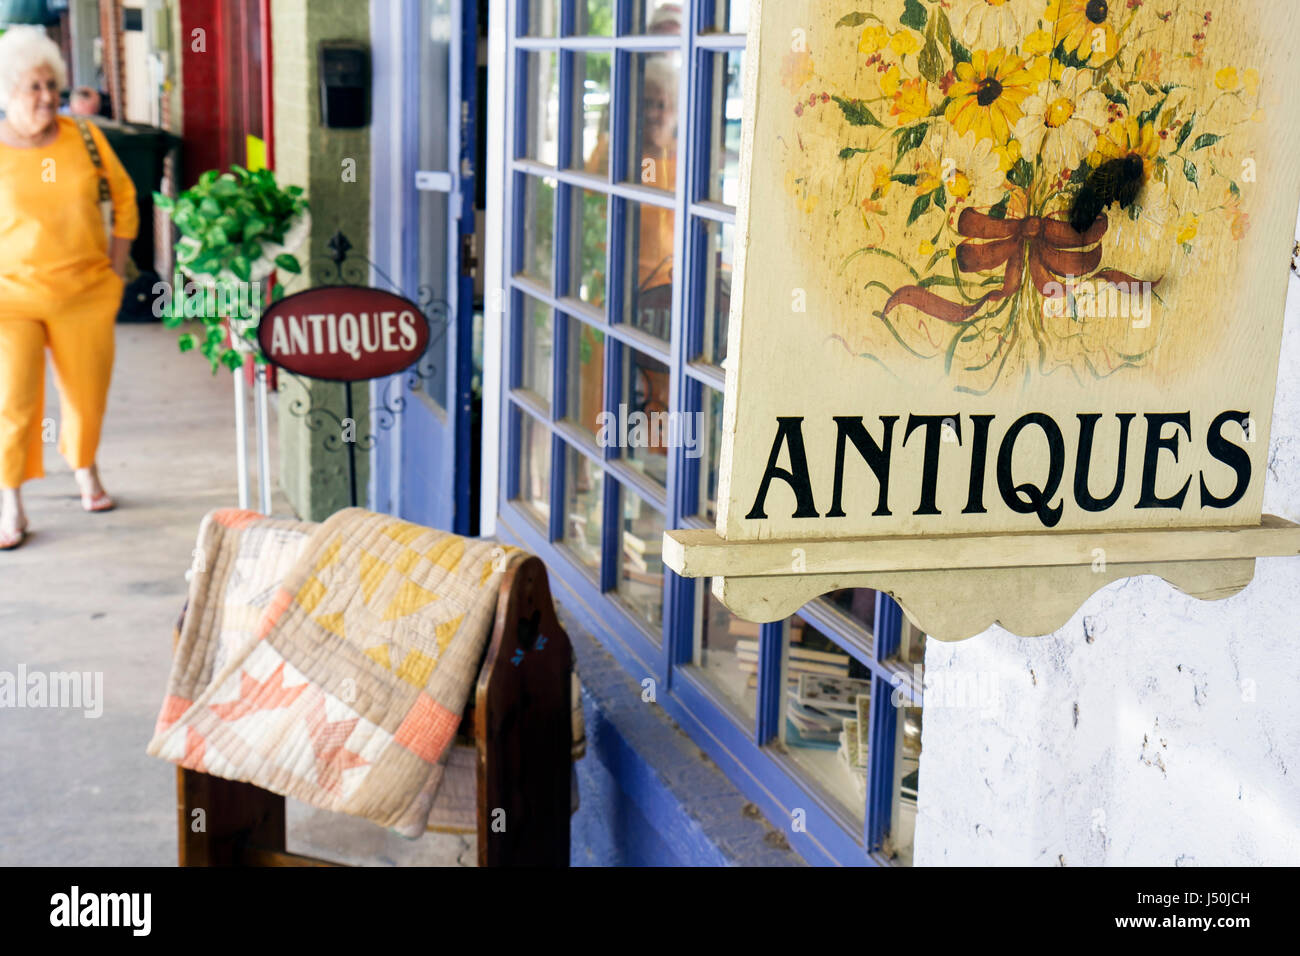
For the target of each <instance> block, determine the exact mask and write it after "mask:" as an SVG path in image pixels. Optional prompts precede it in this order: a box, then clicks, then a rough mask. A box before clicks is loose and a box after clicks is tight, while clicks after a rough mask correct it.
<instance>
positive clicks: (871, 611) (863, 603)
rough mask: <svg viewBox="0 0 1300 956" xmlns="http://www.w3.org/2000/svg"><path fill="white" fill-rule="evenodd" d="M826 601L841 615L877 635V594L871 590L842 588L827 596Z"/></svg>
mask: <svg viewBox="0 0 1300 956" xmlns="http://www.w3.org/2000/svg"><path fill="white" fill-rule="evenodd" d="M826 600H827V601H829V602H830V603H831V604H832V605H833V606H834V607H835V608H836V609H837V610H839V611H840V612H841V613H843V614H846V615H848V616H849V617H851V618H853V621H854V623H857V624H861V625H862V626H863V627H864V628H866V629H867V631H868V632H871V633H875V629H876V592H875V591H873V590H872V589H871V588H841V589H840V590H838V591H832V592H831V593H830V594H828V595H826Z"/></svg>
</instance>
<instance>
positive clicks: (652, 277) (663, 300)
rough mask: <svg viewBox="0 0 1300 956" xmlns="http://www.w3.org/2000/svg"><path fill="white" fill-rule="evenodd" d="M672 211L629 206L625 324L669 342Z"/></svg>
mask: <svg viewBox="0 0 1300 956" xmlns="http://www.w3.org/2000/svg"><path fill="white" fill-rule="evenodd" d="M676 221H677V215H676V213H674V212H673V211H672V210H671V209H661V208H659V207H658V206H647V205H643V204H642V203H628V213H627V232H628V235H627V255H628V262H627V267H626V268H627V297H626V298H627V305H626V308H627V323H628V324H629V325H633V326H636V327H637V328H638V329H640V330H641V331H643V332H646V333H648V334H650V335H653V336H654V337H655V338H658V339H663V340H664V341H665V342H667V341H669V339H670V337H671V335H672V317H673V265H674V263H673V229H674V228H675V224H676Z"/></svg>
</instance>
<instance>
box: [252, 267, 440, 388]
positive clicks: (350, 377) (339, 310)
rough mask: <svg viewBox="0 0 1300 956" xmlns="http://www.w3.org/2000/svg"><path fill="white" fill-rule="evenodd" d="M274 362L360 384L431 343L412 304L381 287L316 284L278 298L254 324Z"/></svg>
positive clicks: (405, 362) (412, 359)
mask: <svg viewBox="0 0 1300 956" xmlns="http://www.w3.org/2000/svg"><path fill="white" fill-rule="evenodd" d="M257 337H258V342H259V343H260V345H261V346H262V352H263V354H265V355H266V357H267V358H268V359H269V360H270V361H271V362H272V364H274V365H276V366H278V367H280V368H284V369H287V370H289V371H291V372H297V373H298V374H299V375H305V376H307V377H309V378H317V379H324V380H327V381H336V382H360V381H365V380H368V379H373V378H382V377H383V376H385V375H392V374H394V373H397V372H401V371H403V370H404V369H407V368H409V367H410V366H411V365H414V364H415V363H416V362H417V361H419V359H420V358H421V356H423V355H424V351H425V349H426V348H427V347H428V345H429V324H428V322H427V320H426V319H425V317H424V314H423V313H422V312H421V311H420V308H419V306H417V305H415V304H414V303H413V302H410V301H408V300H406V299H403V298H402V297H401V296H397V295H394V294H393V293H391V292H385V291H384V290H383V289H371V288H365V287H362V286H320V287H317V288H315V289H308V290H307V291H306V292H299V293H297V294H296V295H291V296H288V297H286V298H283V299H281V300H280V301H278V302H276V303H275V304H273V305H272V306H270V307H269V308H268V309H267V310H266V311H265V312H264V313H263V315H262V319H261V322H260V323H259V324H258V328H257Z"/></svg>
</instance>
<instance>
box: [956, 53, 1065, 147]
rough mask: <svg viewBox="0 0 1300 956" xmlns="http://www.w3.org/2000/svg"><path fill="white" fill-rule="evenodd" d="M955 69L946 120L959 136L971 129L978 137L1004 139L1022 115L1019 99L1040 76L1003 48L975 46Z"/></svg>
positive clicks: (994, 139) (1029, 92) (1029, 90)
mask: <svg viewBox="0 0 1300 956" xmlns="http://www.w3.org/2000/svg"><path fill="white" fill-rule="evenodd" d="M955 72H956V75H957V80H956V82H954V83H953V84H952V86H950V87H949V88H948V96H949V97H951V101H950V102H949V103H948V108H947V110H946V111H945V113H944V116H945V117H946V118H947V120H948V122H949V123H951V124H952V126H953V128H954V129H956V130H957V134H958V135H959V136H965V135H966V134H967V133H969V132H971V131H972V130H974V131H975V135H976V137H977V138H979V139H987V140H992V141H993V143H994V144H995V145H1002V144H1004V143H1006V141H1007V140H1008V139H1009V138H1010V136H1011V128H1012V127H1013V126H1015V125H1016V123H1018V122H1019V121H1020V118H1021V117H1022V116H1024V115H1025V114H1024V110H1022V109H1021V108H1020V105H1021V103H1023V102H1024V101H1025V99H1026V97H1028V96H1029V95H1030V94H1032V93H1033V92H1034V90H1035V89H1036V88H1037V86H1038V83H1039V81H1040V79H1041V77H1038V76H1037V74H1036V72H1035V71H1031V70H1030V69H1028V68H1027V67H1026V66H1025V61H1024V60H1022V59H1021V58H1020V57H1018V56H1016V55H1014V54H1011V53H1008V52H1007V51H1005V50H992V51H985V50H978V51H976V52H975V53H973V54H971V61H970V62H969V63H958V64H957V69H956V71H955Z"/></svg>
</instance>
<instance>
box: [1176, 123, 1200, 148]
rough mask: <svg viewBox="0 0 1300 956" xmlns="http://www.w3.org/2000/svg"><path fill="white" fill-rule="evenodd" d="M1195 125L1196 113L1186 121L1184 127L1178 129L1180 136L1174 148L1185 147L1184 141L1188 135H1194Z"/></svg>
mask: <svg viewBox="0 0 1300 956" xmlns="http://www.w3.org/2000/svg"><path fill="white" fill-rule="evenodd" d="M1194 125H1196V116H1195V115H1193V116H1192V118H1191V119H1189V120H1188V121H1187V122H1186V123H1184V124H1183V128H1182V129H1180V130H1179V131H1178V138H1177V139H1176V140H1175V141H1174V149H1176V150H1177V149H1182V148H1183V143H1185V142H1187V137H1189V136H1191V135H1192V127H1193V126H1194Z"/></svg>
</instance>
